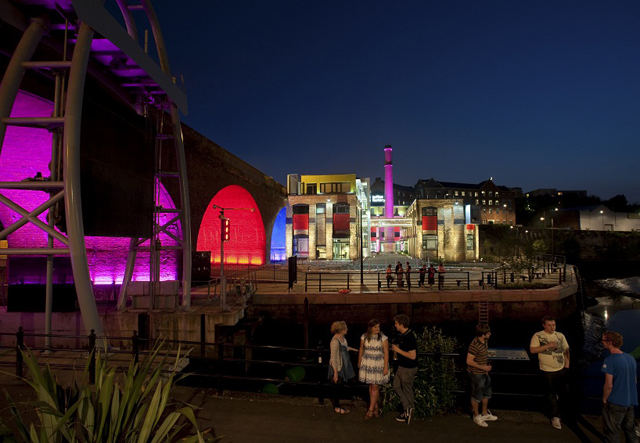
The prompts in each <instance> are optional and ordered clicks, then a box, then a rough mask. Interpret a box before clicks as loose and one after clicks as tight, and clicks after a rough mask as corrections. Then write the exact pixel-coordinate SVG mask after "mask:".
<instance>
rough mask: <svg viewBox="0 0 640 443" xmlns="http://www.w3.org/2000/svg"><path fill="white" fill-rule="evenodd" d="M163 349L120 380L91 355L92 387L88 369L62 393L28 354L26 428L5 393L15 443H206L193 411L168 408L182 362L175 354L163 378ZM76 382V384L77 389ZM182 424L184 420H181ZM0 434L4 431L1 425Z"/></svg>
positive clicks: (207, 433) (165, 358)
mask: <svg viewBox="0 0 640 443" xmlns="http://www.w3.org/2000/svg"><path fill="white" fill-rule="evenodd" d="M162 348H163V346H162V344H160V345H158V346H156V347H155V348H154V349H153V351H152V352H151V353H150V355H149V356H148V357H147V358H146V359H145V360H144V361H143V362H142V363H139V364H136V363H134V362H133V361H132V362H131V363H130V365H129V368H128V370H127V371H126V372H125V373H124V374H122V375H119V374H117V373H116V368H115V367H109V366H108V365H107V360H106V358H103V357H102V355H101V354H100V353H97V354H96V368H95V371H96V372H95V374H96V376H95V384H94V385H90V384H89V383H88V380H89V364H88V363H87V365H85V367H84V370H83V371H82V372H81V373H80V374H78V376H77V377H75V380H74V382H73V385H71V386H68V387H66V388H65V387H63V386H62V385H61V384H60V382H59V380H58V379H57V378H56V377H55V375H54V374H53V372H52V371H51V368H50V367H49V365H48V364H47V365H46V366H45V367H44V368H43V369H40V367H39V366H38V362H37V360H36V358H35V356H34V355H33V353H32V352H31V351H30V350H27V351H25V352H23V355H24V361H25V363H26V365H27V367H28V368H29V373H30V374H31V378H30V380H27V382H28V383H29V385H30V386H31V387H32V388H33V390H34V392H35V394H36V398H37V400H36V401H33V402H30V406H32V407H33V409H35V411H36V413H37V417H38V420H37V421H36V423H33V422H31V423H27V422H26V421H25V420H26V419H25V418H24V417H23V412H21V411H20V409H19V407H18V405H17V404H16V403H15V402H14V401H13V400H12V399H11V396H10V395H9V393H8V392H7V391H6V389H5V395H6V397H7V400H8V402H9V409H10V412H11V416H12V420H13V424H14V428H15V429H16V430H17V435H15V436H14V437H15V438H17V439H19V440H20V441H25V442H31V443H36V442H40V443H45V442H46V443H67V442H68V443H73V442H89V443H94V442H95V443H129V442H131V443H133V442H136V443H156V442H158V443H159V442H163V443H164V442H176V441H181V442H189V443H191V442H194V443H195V442H198V443H203V442H211V441H217V440H218V439H213V437H211V433H212V431H211V429H207V430H205V431H200V430H198V426H197V422H196V418H195V414H194V410H193V407H191V406H185V407H182V408H179V409H175V408H173V405H169V395H170V393H171V388H172V387H173V385H174V383H175V382H176V381H177V380H178V379H179V378H180V376H179V375H178V374H176V371H175V368H177V367H178V366H179V363H180V362H181V361H182V360H183V359H184V357H185V356H181V353H180V349H178V351H177V354H176V358H175V364H173V365H171V366H170V368H172V369H170V370H169V374H168V376H167V375H166V374H163V372H165V368H166V367H167V366H169V365H168V364H169V356H168V354H167V353H163V354H160V350H161V349H162ZM78 379H79V380H80V384H79V383H78ZM185 419H186V420H185ZM188 422H190V423H191V424H192V425H193V427H194V428H195V433H194V434H192V435H190V436H188V437H183V438H180V437H179V434H180V432H181V431H182V430H183V428H184V427H185V425H186V424H187V423H188ZM0 429H7V426H6V425H5V424H4V423H2V420H1V419H0Z"/></svg>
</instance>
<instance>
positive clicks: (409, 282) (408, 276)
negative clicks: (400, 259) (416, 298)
mask: <svg viewBox="0 0 640 443" xmlns="http://www.w3.org/2000/svg"><path fill="white" fill-rule="evenodd" d="M405 274H407V291H411V265H410V264H409V262H407V272H406V273H405Z"/></svg>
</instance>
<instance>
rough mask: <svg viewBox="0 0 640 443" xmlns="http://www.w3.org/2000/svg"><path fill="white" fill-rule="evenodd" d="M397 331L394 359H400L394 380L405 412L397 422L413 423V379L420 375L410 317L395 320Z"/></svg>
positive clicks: (416, 347) (392, 347)
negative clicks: (398, 334) (410, 327)
mask: <svg viewBox="0 0 640 443" xmlns="http://www.w3.org/2000/svg"><path fill="white" fill-rule="evenodd" d="M393 321H394V326H395V328H396V330H397V331H398V332H399V333H400V334H401V335H400V337H398V339H397V341H396V343H395V344H393V345H392V346H391V349H392V350H393V355H394V358H396V356H397V359H398V369H397V370H396V375H395V377H394V378H393V389H394V390H395V391H396V393H397V394H398V397H400V401H401V402H402V407H403V409H404V412H403V413H402V414H400V415H399V416H398V417H396V420H398V421H400V422H405V423H407V424H410V423H411V417H412V415H413V410H414V408H415V398H414V396H413V379H414V378H415V376H416V374H417V373H418V341H417V340H416V335H415V334H414V333H413V331H412V330H411V329H409V322H410V320H409V317H408V316H406V315H404V314H400V315H396V316H395V317H394V319H393Z"/></svg>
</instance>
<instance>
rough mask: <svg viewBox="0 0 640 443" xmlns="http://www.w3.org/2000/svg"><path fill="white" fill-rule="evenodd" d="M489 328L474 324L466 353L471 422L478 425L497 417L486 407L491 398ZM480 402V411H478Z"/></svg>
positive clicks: (483, 424) (482, 425)
mask: <svg viewBox="0 0 640 443" xmlns="http://www.w3.org/2000/svg"><path fill="white" fill-rule="evenodd" d="M489 337H491V329H490V328H489V325H485V324H479V325H478V326H476V338H474V339H473V341H472V342H471V344H470V345H469V351H468V353H467V371H468V372H469V377H470V378H471V408H472V409H473V422H474V423H475V424H477V425H478V426H480V427H483V428H486V427H487V426H489V425H488V424H487V422H488V421H495V420H497V419H498V417H496V416H495V415H493V414H491V412H490V411H489V410H488V409H487V408H488V406H489V399H490V398H491V377H490V376H489V371H491V365H490V364H489V359H488V350H489V344H488V340H489ZM480 404H482V413H480Z"/></svg>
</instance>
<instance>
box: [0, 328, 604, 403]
mask: <svg viewBox="0 0 640 443" xmlns="http://www.w3.org/2000/svg"><path fill="white" fill-rule="evenodd" d="M0 336H13V337H15V340H16V341H15V345H14V346H10V347H7V346H5V347H4V349H7V350H11V349H12V348H14V349H15V374H16V376H18V377H21V378H22V377H23V376H24V360H23V353H22V351H23V350H25V349H26V346H25V338H37V337H53V338H59V339H83V340H86V342H85V343H86V346H85V347H83V348H81V349H73V350H70V349H57V350H53V351H67V352H73V353H76V354H77V355H79V356H81V357H82V358H85V359H89V374H90V383H95V376H96V374H95V370H96V366H95V358H96V352H97V351H98V349H97V347H96V346H97V342H98V341H99V340H98V338H97V337H96V335H95V333H94V331H91V333H90V334H89V335H87V336H82V335H78V336H76V335H58V334H49V335H47V334H30V333H25V331H24V330H23V328H22V327H20V328H19V329H18V332H17V333H0ZM104 339H107V340H111V341H114V340H121V341H130V344H131V349H130V350H126V351H125V350H115V349H109V350H108V354H125V355H129V356H130V358H131V360H132V361H133V362H134V363H138V362H139V361H140V359H141V358H145V357H146V356H148V355H150V354H151V352H152V351H151V349H153V348H154V347H155V346H157V345H158V344H159V343H163V344H164V345H167V346H174V348H173V349H167V350H164V351H161V352H159V355H160V356H161V357H162V356H172V357H174V356H176V351H175V349H176V348H178V345H179V347H180V349H187V350H188V352H187V353H186V354H183V355H186V356H187V357H188V358H189V359H190V363H191V362H194V361H195V362H196V363H195V364H194V365H196V366H197V363H198V362H199V363H204V364H205V366H207V369H206V370H204V371H199V372H197V371H193V370H192V368H190V367H187V368H186V369H185V370H184V371H185V372H186V373H187V374H188V376H187V377H186V378H185V379H184V380H185V381H187V382H188V381H189V380H191V381H192V382H193V381H195V382H196V383H195V385H196V386H202V385H203V384H204V385H207V386H211V385H213V386H215V388H216V389H217V391H218V393H219V394H220V395H222V394H223V392H224V391H225V390H228V389H230V388H235V389H234V390H243V389H250V390H255V384H256V383H271V384H277V386H283V385H288V386H293V387H295V388H296V389H297V390H296V391H295V395H304V394H307V395H308V394H310V393H311V394H312V395H310V396H312V397H317V398H318V401H319V402H320V403H321V404H322V403H324V398H325V393H326V391H327V388H328V386H329V382H328V378H327V371H328V361H329V358H328V357H329V353H330V351H329V349H326V348H324V347H323V345H322V342H318V346H317V347H316V348H294V347H285V346H270V345H251V344H233V343H226V342H224V341H218V342H216V343H208V342H204V341H199V342H196V341H180V340H164V339H145V338H140V337H138V335H137V333H136V331H133V335H132V336H131V337H104ZM29 349H31V350H32V351H37V350H44V349H38V348H35V347H34V348H29ZM261 354H262V355H261ZM4 355H5V356H6V355H7V354H4ZM418 356H419V357H428V358H437V359H439V358H451V359H453V360H454V363H455V365H456V374H457V378H458V386H459V388H458V389H457V390H455V391H453V393H455V394H460V395H462V394H466V390H465V388H464V387H465V386H466V364H465V359H464V357H465V356H466V351H465V350H464V349H460V350H457V351H456V352H452V353H440V352H429V353H427V352H420V353H418ZM351 358H352V362H353V360H354V358H355V356H351ZM390 361H392V360H391V358H390ZM593 361H600V360H593ZM593 361H592V362H593ZM107 362H108V359H107ZM2 363H3V364H4V365H7V364H11V362H10V361H7V360H6V359H5V360H4V361H3V362H2ZM511 363H515V364H517V363H518V362H511ZM526 363H527V364H528V367H527V368H524V369H522V368H521V366H518V367H519V368H521V369H519V370H515V369H514V366H513V365H506V366H504V367H503V369H502V370H501V369H499V368H497V370H494V371H492V372H491V376H492V378H494V379H495V380H498V381H499V380H502V381H499V382H497V383H495V385H496V386H498V385H500V386H505V385H508V384H509V383H508V380H509V379H514V381H512V382H511V383H510V385H511V386H512V387H514V388H513V389H509V388H507V389H506V390H504V388H502V389H500V390H497V391H494V394H495V395H497V396H503V397H512V398H538V399H542V395H541V394H540V393H539V392H537V391H536V390H535V389H533V390H531V389H529V391H528V392H524V391H522V390H521V389H517V388H518V387H522V386H535V384H536V382H534V381H533V378H534V377H538V374H537V365H535V366H536V368H534V365H533V364H531V363H532V362H526ZM38 364H39V365H41V366H43V365H44V364H45V363H44V362H43V361H41V360H40V361H38ZM48 364H49V366H50V367H52V368H54V369H59V370H64V369H68V370H74V369H75V366H74V365H52V364H50V363H48ZM498 364H499V362H494V365H496V366H497V365H498ZM296 367H298V368H307V369H308V370H309V373H308V375H309V376H308V377H307V376H306V370H305V375H303V376H301V377H299V378H297V379H294V378H296V377H290V376H288V375H286V374H288V373H287V371H285V368H296ZM354 367H355V365H354ZM190 369H191V370H190ZM166 371H170V370H169V369H166ZM276 372H278V373H280V374H282V376H280V377H278V376H273V375H270V374H274V373H276ZM298 372H300V371H298ZM574 374H575V375H576V376H575V377H572V378H571V380H570V382H571V383H575V384H576V386H582V385H585V383H586V382H589V381H592V382H593V381H594V380H597V381H598V383H599V382H600V380H601V379H603V378H604V377H603V375H601V374H598V375H590V374H589V373H587V372H585V371H575V372H574ZM523 380H524V381H523ZM532 382H533V383H534V385H531V383H532ZM356 387H357V388H361V389H362V391H363V392H365V391H366V387H365V385H360V384H357V385H356ZM308 396H309V395H308ZM466 400H467V399H466V398H465V401H466ZM581 400H582V401H588V402H594V401H596V402H599V401H601V398H600V397H597V396H594V395H589V394H588V392H587V390H585V388H584V387H583V389H582V396H581Z"/></svg>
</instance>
